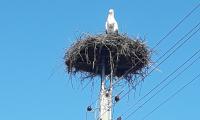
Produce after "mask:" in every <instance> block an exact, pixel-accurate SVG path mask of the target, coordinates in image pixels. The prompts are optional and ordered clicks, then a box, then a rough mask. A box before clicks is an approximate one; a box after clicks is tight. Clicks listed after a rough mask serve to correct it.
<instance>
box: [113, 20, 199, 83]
mask: <svg viewBox="0 0 200 120" xmlns="http://www.w3.org/2000/svg"><path fill="white" fill-rule="evenodd" d="M199 25H200V22H199V23H198V24H197V25H196V26H195V27H193V28H192V29H191V30H190V31H189V32H188V33H187V34H185V35H184V36H183V37H182V38H181V39H180V40H178V41H177V42H176V43H175V44H174V45H173V46H172V47H170V48H169V49H168V50H167V51H166V52H165V53H164V54H163V55H162V56H161V57H159V58H158V59H157V60H156V61H155V62H154V64H155V63H157V62H158V61H159V60H161V59H162V58H163V57H164V56H165V55H166V54H167V53H169V52H170V51H171V50H172V49H174V48H175V47H176V46H177V45H178V44H179V43H180V42H181V41H182V40H184V39H185V38H186V37H187V36H188V35H189V34H191V33H192V32H193V31H194V30H195V29H196V28H197V27H198V26H199ZM138 63H139V62H137V63H136V65H137V64H138ZM136 65H135V66H136ZM152 65H153V64H152ZM152 65H151V66H152ZM135 66H133V67H132V68H130V69H129V70H127V72H126V73H125V74H124V75H123V76H125V75H126V74H128V73H129V72H130V71H131V70H132V69H134V68H135ZM151 66H150V67H151ZM157 67H158V66H157ZM157 67H155V69H156V68H157ZM155 69H154V70H155ZM120 79H121V78H119V80H118V81H120ZM118 81H116V82H115V83H114V84H116V83H117V82H118ZM114 84H113V85H114Z"/></svg>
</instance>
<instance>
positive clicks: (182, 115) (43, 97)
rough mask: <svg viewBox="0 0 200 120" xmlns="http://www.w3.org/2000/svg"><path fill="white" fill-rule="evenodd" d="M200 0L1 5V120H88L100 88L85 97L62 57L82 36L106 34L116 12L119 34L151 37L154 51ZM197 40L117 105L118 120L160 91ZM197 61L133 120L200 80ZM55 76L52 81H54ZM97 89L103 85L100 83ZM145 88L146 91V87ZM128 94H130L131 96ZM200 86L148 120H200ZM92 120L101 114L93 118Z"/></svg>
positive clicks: (12, 0) (16, 0) (47, 0)
mask: <svg viewBox="0 0 200 120" xmlns="http://www.w3.org/2000/svg"><path fill="white" fill-rule="evenodd" d="M198 2H199V1H198V0H165V1H164V0H162V1H161V0H151V1H147V0H1V1H0V61H1V62H0V73H1V74H0V120H84V119H85V109H86V106H87V105H89V104H90V103H91V102H92V101H93V100H95V99H96V98H97V95H98V91H99V87H98V85H96V86H95V90H91V87H90V86H91V85H90V86H89V87H87V88H86V89H84V90H82V87H81V86H80V84H79V81H80V80H79V79H74V81H73V85H74V87H72V86H71V83H70V81H69V75H67V74H66V73H65V66H64V62H63V56H64V53H65V49H66V48H68V47H69V46H70V45H71V44H72V43H73V42H74V41H75V38H76V37H77V36H78V35H80V34H81V33H82V32H89V33H101V32H103V31H104V24H105V20H106V17H107V12H108V9H109V8H113V9H114V10H115V12H116V19H117V21H118V24H119V31H120V32H122V33H128V34H129V35H130V36H136V35H140V36H141V37H144V36H145V37H146V42H147V44H148V45H149V46H150V47H152V46H153V45H155V44H156V42H157V41H158V40H159V39H161V38H162V37H163V36H164V35H165V34H166V33H167V32H168V31H169V30H170V29H171V28H172V27H173V26H174V25H176V24H177V23H178V22H179V21H180V20H181V19H182V18H183V17H184V16H185V15H186V13H188V12H189V11H190V10H191V9H192V8H193V7H194V6H196V5H197V4H198ZM199 13H200V9H198V10H197V11H196V12H194V14H192V15H191V16H190V17H189V18H188V19H187V20H186V21H185V22H184V23H183V24H181V26H180V27H179V28H178V29H177V30H176V31H174V32H173V34H171V35H170V36H169V37H168V38H167V39H165V41H164V42H162V44H161V45H160V46H159V47H157V48H156V54H154V56H153V60H155V59H156V58H158V57H159V56H161V55H162V53H164V52H165V51H166V50H167V49H168V48H169V47H170V46H171V45H172V44H174V43H175V42H176V41H177V40H178V39H180V38H181V37H182V36H183V35H184V34H185V33H186V32H187V31H189V30H190V29H191V28H192V27H193V26H195V25H196V24H197V23H198V22H199V20H200V15H199ZM199 37H200V34H199V33H197V34H196V35H195V36H194V37H193V38H192V39H191V40H190V42H188V43H187V44H185V45H184V46H183V47H182V48H181V49H179V50H178V51H177V52H176V53H175V54H174V55H173V56H171V57H170V58H169V59H168V60H167V61H166V62H164V63H163V64H162V65H161V66H160V67H159V70H157V71H154V72H153V73H152V74H151V75H150V76H149V77H148V78H146V79H145V81H144V82H143V84H142V89H141V92H140V94H141V95H139V91H138V89H137V91H136V93H135V97H133V96H134V94H133V93H134V92H132V93H130V94H129V98H128V97H126V98H125V99H122V101H121V102H120V103H119V104H118V105H116V106H115V112H114V115H115V117H116V116H118V115H120V113H122V112H123V111H126V109H127V108H128V106H130V105H131V104H134V103H135V101H137V99H139V98H140V97H141V96H142V95H144V94H145V93H146V92H148V91H149V90H150V89H151V88H152V87H153V86H154V85H156V84H158V83H159V82H160V81H161V80H162V79H164V78H165V77H166V76H167V75H168V74H169V73H170V72H172V71H173V70H174V69H175V68H176V67H177V66H179V65H180V64H182V63H183V62H184V61H185V60H186V59H187V58H188V57H189V56H191V55H192V54H193V53H194V52H195V51H196V50H197V49H198V48H199V45H200V39H199ZM199 67H200V64H199V62H197V63H196V64H195V65H194V66H192V67H191V69H189V70H188V71H186V72H185V73H184V74H183V75H182V76H181V77H179V78H178V79H177V80H176V81H174V82H173V83H172V84H170V86H168V87H167V89H165V90H164V91H162V92H161V93H160V94H159V95H158V96H156V97H155V98H154V99H153V100H152V101H150V102H149V103H148V104H146V105H145V106H144V107H143V108H142V109H141V110H139V111H138V112H137V113H136V114H135V115H133V116H131V118H130V120H140V119H141V118H142V117H143V116H145V115H146V114H147V113H148V112H150V111H151V110H152V109H153V108H154V107H155V106H157V105H158V104H159V103H161V102H162V101H163V100H165V99H166V98H167V97H168V96H170V95H171V94H172V93H173V92H175V91H176V90H177V89H178V88H179V87H181V86H182V85H184V84H185V83H186V82H187V81H189V80H191V79H192V78H193V77H194V76H195V75H196V74H198V73H199ZM52 71H53V73H54V74H53V76H52V77H51V78H50V79H48V78H49V76H50V74H51V73H52ZM97 82H98V81H97ZM139 88H140V86H139ZM126 90H127V89H126ZM199 91H200V80H197V81H195V82H194V83H192V84H191V85H190V86H189V87H187V88H186V89H184V90H183V91H182V92H181V93H180V94H178V95H177V96H176V97H175V98H173V99H171V100H170V101H169V102H168V103H166V104H165V105H163V106H162V107H161V108H159V109H158V110H157V111H155V112H154V113H153V114H152V115H151V116H149V117H148V118H147V119H149V120H160V119H162V120H169V119H170V120H180V119H181V120H188V119H191V120H197V119H200V117H199V114H200V103H199V102H200V94H199ZM88 117H89V118H90V119H91V120H92V118H94V114H92V113H88Z"/></svg>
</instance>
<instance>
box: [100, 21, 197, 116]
mask: <svg viewBox="0 0 200 120" xmlns="http://www.w3.org/2000/svg"><path fill="white" fill-rule="evenodd" d="M199 24H200V22H199V23H198V24H197V25H196V26H195V27H194V28H196V27H197V26H199ZM194 28H192V30H190V31H189V32H188V33H187V34H186V35H184V37H182V38H181V39H180V40H181V41H182V40H183V39H184V38H186V37H187V36H188V35H189V33H191V31H193V30H194ZM199 30H200V28H198V29H197V30H196V31H195V32H193V33H192V34H191V35H190V36H189V37H188V38H187V39H186V40H184V41H183V42H182V43H181V44H180V45H179V46H178V47H176V48H175V49H174V50H173V51H172V52H171V53H170V54H169V55H168V56H167V57H166V58H165V59H164V60H163V61H161V62H160V63H159V64H158V65H157V66H156V67H155V68H154V69H153V70H151V71H150V72H149V73H148V74H147V75H146V76H145V77H144V78H146V77H147V76H148V75H150V74H151V73H152V72H153V71H154V70H155V69H156V68H157V67H158V66H160V65H161V64H162V63H163V62H164V61H166V60H167V59H168V58H169V57H170V56H171V55H173V54H174V53H175V52H176V51H177V50H178V49H179V48H180V47H182V46H183V45H184V44H185V43H186V42H187V41H189V39H191V38H192V36H194V35H195V34H196V33H197V32H198V31H199ZM180 40H179V41H180ZM167 52H168V51H167ZM144 78H143V79H142V80H144ZM142 80H141V81H142ZM131 90H133V88H131V89H130V90H129V91H128V92H126V93H125V94H124V95H123V96H122V97H121V99H123V98H124V97H125V96H126V95H127V94H128V93H130V92H131ZM152 91H153V90H152ZM152 91H151V92H152ZM103 114H104V113H103ZM100 117H101V116H100Z"/></svg>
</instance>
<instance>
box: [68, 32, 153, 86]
mask: <svg viewBox="0 0 200 120" xmlns="http://www.w3.org/2000/svg"><path fill="white" fill-rule="evenodd" d="M103 55H104V57H105V60H104V61H105V68H106V69H105V75H112V76H113V77H118V78H119V77H123V78H124V79H125V80H127V81H128V82H129V83H133V81H135V79H136V78H137V77H138V76H141V77H143V76H144V74H146V71H147V69H148V66H149V63H150V50H149V48H148V47H147V46H146V45H145V43H144V41H142V40H141V39H132V38H130V37H128V36H127V35H122V34H98V35H83V36H81V37H80V38H79V39H78V41H77V42H76V43H75V44H73V45H72V46H71V47H70V48H69V49H68V50H67V52H66V53H65V57H64V59H65V64H66V66H67V70H68V72H69V73H77V72H80V73H82V74H84V75H86V77H87V78H88V77H94V76H98V75H101V72H102V65H101V64H102V62H101V60H102V56H103ZM74 75H75V74H74Z"/></svg>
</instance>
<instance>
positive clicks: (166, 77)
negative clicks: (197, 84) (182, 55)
mask: <svg viewBox="0 0 200 120" xmlns="http://www.w3.org/2000/svg"><path fill="white" fill-rule="evenodd" d="M199 52H200V49H199V50H198V51H197V52H196V53H195V54H194V55H192V56H191V57H190V58H189V59H188V60H187V61H186V62H184V63H183V64H182V65H181V66H180V67H178V68H177V69H176V70H175V71H174V72H177V70H179V69H180V68H181V67H183V66H184V65H185V64H186V63H188V62H189V61H190V60H191V59H192V58H193V57H195V56H196V55H197V54H198V53H199ZM199 59H200V56H199V57H198V58H196V59H195V60H194V61H192V62H191V63H190V64H189V65H188V66H187V67H186V68H185V69H183V70H182V71H181V72H179V73H178V74H177V75H176V76H175V77H174V78H173V79H172V80H170V81H169V82H168V83H167V84H165V85H164V86H163V87H162V88H161V89H159V90H158V91H157V92H156V93H155V94H153V95H152V96H151V97H150V98H149V99H147V100H146V101H145V102H144V103H143V104H142V105H140V106H139V107H138V108H137V109H136V110H135V111H133V112H131V113H130V114H129V115H128V116H127V117H126V118H125V119H124V120H127V119H128V118H129V117H130V116H132V115H133V114H135V113H136V112H137V111H138V110H139V109H141V108H142V107H143V106H144V105H145V104H146V103H148V102H149V101H150V100H151V99H152V98H153V97H155V96H156V95H157V94H158V93H160V92H161V91H162V90H164V88H166V87H167V86H168V85H169V84H170V83H172V82H173V81H174V80H176V78H178V77H179V76H180V75H181V74H183V73H184V72H185V71H186V70H188V69H189V68H190V67H191V66H192V65H193V64H194V63H195V62H197V60H199ZM174 72H173V73H174ZM170 76H171V74H170V75H169V76H167V77H166V78H165V79H164V80H162V81H161V82H160V83H159V84H158V85H156V86H155V87H154V88H156V87H158V86H159V85H161V84H162V83H163V82H165V81H166V80H167V79H168V78H169V77H170ZM152 90H153V89H152ZM150 92H152V91H150ZM150 92H148V93H147V94H145V95H144V96H143V97H142V98H141V99H139V100H138V101H137V102H136V103H135V104H134V105H133V106H131V107H130V108H129V109H128V111H130V110H131V109H132V108H133V107H134V106H135V105H136V104H137V103H139V102H140V101H141V100H142V99H144V98H145V97H146V96H147V95H149V94H150ZM128 111H126V113H127V112H128Z"/></svg>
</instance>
